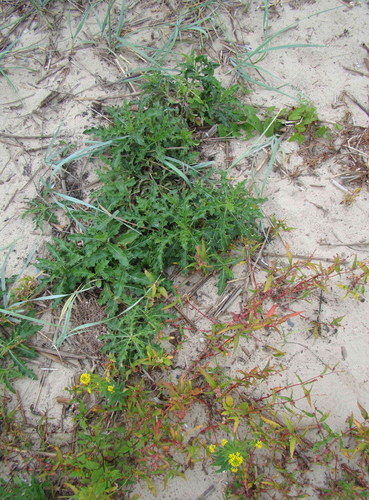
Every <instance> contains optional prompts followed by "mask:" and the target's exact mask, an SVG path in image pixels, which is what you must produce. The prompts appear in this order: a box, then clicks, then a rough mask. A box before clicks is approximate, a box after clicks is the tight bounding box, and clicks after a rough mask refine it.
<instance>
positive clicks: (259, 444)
mask: <svg viewBox="0 0 369 500" xmlns="http://www.w3.org/2000/svg"><path fill="white" fill-rule="evenodd" d="M263 446H264V445H263V443H262V441H256V443H255V448H262V447H263Z"/></svg>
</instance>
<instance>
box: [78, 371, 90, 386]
mask: <svg viewBox="0 0 369 500" xmlns="http://www.w3.org/2000/svg"><path fill="white" fill-rule="evenodd" d="M79 381H80V382H81V384H83V385H88V384H89V383H90V382H91V375H90V374H89V373H82V375H81V376H80V377H79Z"/></svg>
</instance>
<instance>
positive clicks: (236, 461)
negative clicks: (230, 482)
mask: <svg viewBox="0 0 369 500" xmlns="http://www.w3.org/2000/svg"><path fill="white" fill-rule="evenodd" d="M228 462H229V463H230V464H231V466H232V467H233V468H234V469H235V468H236V467H239V466H240V465H241V464H242V462H243V457H242V456H241V454H240V453H239V452H237V453H230V454H229V455H228Z"/></svg>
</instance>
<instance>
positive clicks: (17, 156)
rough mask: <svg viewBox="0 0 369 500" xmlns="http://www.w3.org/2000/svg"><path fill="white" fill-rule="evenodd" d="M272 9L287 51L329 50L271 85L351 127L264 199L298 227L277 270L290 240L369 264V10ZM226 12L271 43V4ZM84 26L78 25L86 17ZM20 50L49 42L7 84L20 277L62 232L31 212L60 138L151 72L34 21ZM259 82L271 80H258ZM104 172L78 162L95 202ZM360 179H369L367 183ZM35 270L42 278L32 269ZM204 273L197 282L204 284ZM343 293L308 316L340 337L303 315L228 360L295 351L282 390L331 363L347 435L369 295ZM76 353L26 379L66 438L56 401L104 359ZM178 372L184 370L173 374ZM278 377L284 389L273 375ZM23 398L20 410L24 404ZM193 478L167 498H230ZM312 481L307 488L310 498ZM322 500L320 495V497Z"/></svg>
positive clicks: (3, 135) (282, 159) (147, 13)
mask: <svg viewBox="0 0 369 500" xmlns="http://www.w3.org/2000/svg"><path fill="white" fill-rule="evenodd" d="M129 3H130V2H128V4H129ZM146 3H147V6H146V9H145V8H143V7H142V5H141V6H137V2H131V4H132V9H131V10H129V13H128V18H129V19H128V24H129V22H132V23H135V22H138V20H141V24H140V27H143V26H145V22H146V23H148V22H149V21H147V20H146V21H145V19H149V20H150V19H155V20H156V19H163V16H164V18H165V16H167V17H171V16H172V15H173V14H172V12H171V11H172V10H173V8H175V7H176V6H177V7H178V5H177V4H180V3H181V2H176V1H171V2H163V3H162V5H161V7H160V8H159V7H158V6H157V5H155V4H157V3H158V2H146ZM269 3H270V9H269V33H270V34H273V33H276V32H278V31H279V30H280V29H282V28H286V27H287V26H291V28H290V29H289V30H287V31H285V32H284V33H282V34H281V35H280V36H279V37H278V38H277V39H276V40H275V41H274V45H281V46H283V45H287V44H292V43H293V44H296V43H301V44H304V43H309V44H317V45H320V47H313V48H296V49H281V50H276V51H271V52H270V53H269V54H268V55H267V57H266V58H265V60H263V61H262V62H260V63H259V65H260V66H261V67H262V68H264V69H266V70H268V71H270V72H271V73H273V74H274V75H275V77H271V76H269V75H267V74H264V75H263V76H264V78H265V79H266V80H267V81H268V83H269V84H271V85H274V86H279V85H283V84H288V85H287V86H285V87H283V89H281V90H283V92H285V93H287V94H291V95H295V96H299V97H304V98H306V99H308V100H311V101H312V102H313V103H314V104H315V105H316V107H317V111H318V115H319V117H320V119H321V120H322V121H324V122H327V124H328V125H329V124H334V123H336V122H338V123H340V124H342V125H343V129H342V131H341V133H340V134H339V135H337V136H336V138H335V139H334V140H332V141H331V142H330V143H329V141H325V142H324V141H323V142H321V143H320V145H317V144H315V143H314V141H310V140H308V141H306V143H304V144H303V145H302V146H298V145H297V144H296V143H289V142H287V141H282V144H281V147H280V150H279V152H278V156H277V161H276V162H275V165H274V167H273V170H272V172H271V173H270V175H269V179H268V181H267V183H266V186H265V189H264V192H263V196H265V197H266V198H267V199H268V200H267V202H266V203H265V205H264V212H265V214H266V215H267V216H268V217H271V216H274V217H276V218H277V219H282V220H284V221H285V223H286V224H287V225H288V226H290V227H293V228H295V229H294V230H293V231H291V232H287V233H282V235H281V237H280V238H276V239H275V240H273V241H272V242H271V243H270V244H269V245H268V246H267V248H266V249H265V253H264V255H263V260H264V262H265V263H266V265H267V266H268V265H272V263H273V262H275V261H276V260H280V261H281V262H283V260H284V259H285V255H286V247H285V245H286V243H288V245H289V248H290V250H291V253H292V254H293V255H294V256H296V258H297V257H299V258H302V259H304V257H308V256H313V258H314V259H315V260H314V262H316V263H322V264H324V265H328V264H329V263H330V262H332V261H333V259H334V257H335V256H337V255H338V256H340V257H342V258H345V259H348V262H351V261H352V260H353V256H354V255H357V256H358V258H359V259H360V260H367V259H368V257H369V255H368V248H369V224H368V211H369V194H368V180H367V179H368V176H367V175H366V177H365V172H364V177H365V178H364V180H360V182H359V177H360V179H362V178H363V176H362V175H361V174H360V171H361V172H362V171H363V169H364V170H365V168H366V169H367V168H368V166H369V164H368V154H369V137H368V126H369V123H368V120H369V116H368V110H369V104H368V87H369V63H368V59H369V52H368V43H369V40H368V30H367V26H368V21H369V4H368V2H364V1H361V2H358V1H352V2H349V1H343V0H342V1H339V0H320V1H314V0H306V1H303V0H295V1H293V0H291V1H283V0H280V1H275V2H269ZM224 4H228V6H227V8H224V9H223V10H222V9H220V10H219V19H220V21H221V22H223V23H224V28H225V29H227V30H228V32H229V36H234V37H235V38H236V41H237V43H238V46H239V47H244V48H246V49H247V48H250V47H251V48H254V47H256V46H257V45H259V44H260V43H261V41H262V25H263V8H262V7H263V2H261V1H252V2H251V4H250V6H249V8H248V9H246V8H245V5H246V2H244V5H243V7H242V5H241V4H242V2H224ZM240 5H241V6H240ZM231 14H232V16H231ZM230 17H232V23H231V22H230ZM76 19H77V20H76V21H75V22H77V21H78V18H76ZM142 19H143V21H142ZM233 30H234V31H233ZM151 31H153V32H154V30H151ZM95 32H96V24H95V23H94V21H93V19H92V20H89V21H88V22H87V23H86V26H85V28H84V30H83V33H81V37H82V38H85V39H90V37H91V36H92V35H93V34H94V33H95ZM149 34H150V30H146V31H144V30H143V31H142V32H141V34H140V35H138V36H141V39H142V41H143V42H145V41H147V38H148V36H149ZM154 35H155V36H156V35H157V32H154ZM155 36H153V39H154V40H155ZM20 43H21V44H22V46H23V47H28V46H30V45H35V46H36V47H37V48H35V49H32V50H31V49H30V50H28V51H27V52H25V53H24V54H19V55H18V57H17V59H16V61H15V64H12V66H17V68H16V69H12V70H10V71H9V77H10V78H11V80H12V82H13V84H14V86H15V89H14V88H12V87H10V86H9V84H8V83H7V82H6V81H5V79H4V78H0V96H1V99H0V100H1V102H0V109H1V131H0V206H1V221H0V242H1V244H0V246H1V247H5V245H8V244H9V243H11V242H13V241H15V242H16V246H15V250H14V251H13V252H12V254H11V256H10V258H9V261H8V266H7V274H8V275H11V274H13V273H17V272H18V271H19V268H20V266H21V265H22V263H23V262H24V261H25V259H26V258H27V256H28V255H29V254H30V252H31V251H32V250H33V249H34V248H35V249H36V250H37V252H38V254H42V252H44V243H45V241H46V240H47V238H49V237H50V235H51V228H50V227H45V231H44V233H42V232H41V231H39V230H35V229H34V227H33V224H32V222H31V220H30V219H22V218H21V215H22V212H23V210H24V208H25V201H26V199H27V198H33V197H35V196H36V194H37V190H38V189H39V186H40V179H42V178H45V176H47V175H48V173H49V172H50V171H49V167H48V166H47V164H45V155H47V154H48V150H47V148H48V146H49V144H50V140H51V137H52V136H53V134H55V133H56V131H57V130H59V135H58V140H59V139H63V140H64V141H65V142H66V143H70V142H72V143H74V144H75V143H77V144H79V145H80V144H81V143H82V140H83V137H82V132H83V130H85V129H86V128H88V127H90V126H91V125H93V124H96V123H101V117H100V115H99V106H100V105H101V104H102V105H103V106H104V105H105V104H107V103H108V104H109V105H110V104H116V103H119V102H120V101H121V99H122V97H123V96H125V95H129V94H131V93H132V92H134V91H135V88H134V84H133V85H132V86H128V85H127V84H122V83H119V79H120V78H121V77H122V73H123V75H124V72H125V71H126V70H127V69H129V68H130V67H132V66H133V67H134V66H135V64H137V61H136V59H135V57H134V55H133V54H132V53H131V52H129V51H127V52H126V53H124V54H122V55H123V58H122V59H120V60H116V59H114V58H110V59H108V58H107V57H106V53H105V52H104V51H103V50H102V49H101V46H100V45H103V42H102V41H101V42H100V43H99V44H97V45H96V46H92V45H89V44H86V45H82V44H79V43H76V50H75V52H74V53H73V54H72V55H71V54H70V44H71V39H70V34H69V32H68V29H67V28H64V29H63V28H61V29H60V31H59V35H58V37H57V38H56V39H55V38H54V37H53V34H50V33H49V32H48V31H47V30H46V29H45V25H44V24H43V23H42V21H40V22H38V21H33V22H32V23H29V24H28V25H27V26H26V27H25V29H24V30H23V33H22V39H21V42H20ZM363 44H364V45H363ZM365 44H367V45H366V46H365ZM189 46H190V41H189V40H186V41H184V47H185V48H186V47H187V48H188V47H189ZM207 50H208V53H209V56H210V57H212V58H214V59H216V60H219V61H221V62H222V72H220V74H221V76H222V78H224V80H225V81H229V80H230V74H229V70H230V67H229V66H228V65H227V57H229V53H227V50H226V48H225V46H224V44H223V41H222V40H220V39H216V38H214V40H212V43H210V44H209V45H208V47H207ZM179 53H180V52H179ZM227 72H228V73H227ZM231 75H233V74H231ZM254 76H255V78H259V79H260V76H259V75H258V74H256V73H255V74H254ZM254 90H255V91H254V93H253V94H251V95H249V96H248V97H247V99H249V100H250V101H251V102H252V103H253V104H258V105H260V106H271V105H273V106H276V107H277V108H279V107H283V106H291V105H293V104H294V101H293V100H292V99H290V98H288V97H287V96H285V95H281V94H277V93H275V92H269V91H266V90H264V89H262V88H260V87H258V88H255V89H254ZM116 96H117V97H116ZM355 101H356V102H355ZM358 103H359V104H361V105H362V106H361V107H360V106H359V105H358ZM362 107H364V108H365V109H366V111H365V109H364V110H363V109H362ZM365 133H366V136H365ZM211 147H212V148H213V152H215V153H216V155H217V156H216V157H217V159H218V162H220V161H221V159H222V158H224V151H223V149H222V148H223V146H220V145H219V144H214V145H213V146H211ZM247 147H248V144H247V143H244V142H241V141H233V142H232V143H231V144H230V149H229V150H228V151H227V156H228V158H231V160H230V161H235V160H237V158H238V157H239V156H240V155H242V153H243V152H244V151H245V150H246V148H247ZM350 148H351V149H350ZM360 152H361V153H360ZM267 154H268V152H267V151H266V152H265V153H264V156H263V154H261V155H260V156H259V157H258V158H257V161H256V170H257V174H256V176H257V186H258V187H259V189H260V188H261V186H262V182H263V179H264V178H265V175H266V169H267V162H266V161H264V160H265V158H267ZM251 168H252V167H251V162H250V161H249V160H241V161H240V162H239V163H237V166H235V168H234V169H232V171H231V172H232V175H233V176H234V177H235V178H243V177H245V176H246V177H250V175H251ZM92 169H93V167H92V166H91V165H90V164H88V163H87V162H85V163H84V164H83V165H78V171H76V176H77V177H78V181H79V182H81V183H82V185H83V192H84V195H86V194H87V193H88V186H89V184H92V183H93V181H94V176H93V172H91V170H92ZM355 172H359V174H357V175H356V178H355ZM82 179H83V181H82ZM365 179H366V180H365ZM359 186H360V187H361V188H362V189H361V190H360V191H359V192H357V196H356V198H355V199H354V200H353V202H352V203H351V204H347V203H345V199H346V198H347V196H346V195H347V193H349V194H350V193H353V192H354V191H355V189H357V188H358V187H359ZM345 190H347V191H345ZM71 194H72V195H73V193H71ZM345 196H346V198H345ZM45 232H46V234H45ZM29 272H34V271H33V270H32V269H31V270H30V271H29ZM246 275H247V269H246V266H244V268H241V267H240V268H239V269H237V270H236V276H237V277H238V278H240V280H241V278H242V279H244V280H245V279H246ZM198 278H199V277H197V278H194V279H195V281H196V279H198ZM257 278H259V279H265V273H263V272H260V276H259V275H258V276H257ZM185 281H187V280H183V279H182V281H181V279H179V281H178V286H179V287H182V288H180V289H182V290H185V285H184V282H185ZM236 286H237V282H235V283H231V284H230V285H229V287H228V288H227V293H228V294H230V292H231V291H232V290H234V289H235V288H236ZM343 295H344V292H343V291H342V290H339V289H333V288H332V289H330V290H328V291H327V292H324V301H323V302H322V301H321V302H320V303H319V301H320V298H319V293H317V294H316V295H314V296H313V297H312V300H311V302H310V304H304V306H303V307H304V311H305V312H306V315H314V314H316V312H317V310H318V309H319V313H320V318H321V319H322V320H331V319H333V318H336V317H339V316H344V319H343V321H342V324H341V326H340V327H339V328H338V329H327V330H325V331H323V332H321V335H319V336H318V337H315V336H312V335H310V334H309V332H307V331H306V326H304V324H303V323H302V322H301V321H300V320H295V319H293V320H291V321H290V322H289V323H288V324H286V325H285V326H284V327H283V328H282V329H281V332H280V334H279V335H277V334H276V333H272V334H267V333H266V332H264V333H263V334H260V335H259V337H258V339H259V340H258V343H256V342H254V343H248V344H247V346H246V345H245V346H244V347H245V349H246V348H247V353H248V355H247V356H246V355H245V356H244V357H243V358H241V359H238V358H237V359H231V360H228V361H227V362H228V364H229V369H230V370H232V371H233V372H234V373H236V371H237V370H238V369H240V368H243V369H245V366H246V367H249V368H251V367H252V366H257V365H259V364H260V365H265V364H266V362H267V361H271V362H272V361H273V359H274V358H273V353H272V352H271V351H270V350H269V351H268V349H267V348H266V345H269V346H270V345H272V346H273V347H274V348H275V349H280V350H281V351H283V352H285V355H284V356H283V359H281V361H280V362H281V363H282V364H283V366H284V367H286V371H285V372H284V373H283V379H282V380H281V379H280V378H279V379H278V385H288V384H293V383H294V382H295V381H296V374H297V375H299V376H300V377H301V378H302V379H305V380H306V379H310V378H313V377H316V376H318V375H319V374H320V373H321V372H322V371H323V369H324V368H325V367H330V368H333V367H336V368H335V371H334V373H333V374H331V375H330V376H327V377H324V378H321V379H319V380H318V381H317V382H316V383H315V384H314V389H313V392H312V398H313V400H314V404H316V406H317V407H318V408H319V409H321V410H322V411H323V412H330V414H331V416H330V425H331V426H332V427H333V428H334V429H336V430H339V429H340V428H341V427H342V426H343V425H344V423H345V421H346V419H347V417H348V416H349V415H350V414H352V413H354V415H356V416H358V415H359V410H358V407H357V403H358V402H359V403H361V404H362V405H363V406H364V407H366V408H369V366H368V359H369V330H368V324H369V308H368V306H367V301H365V298H363V301H362V302H361V301H354V300H353V299H352V298H346V299H344V300H343V298H342V297H343ZM246 298H247V284H245V281H243V282H242V287H241V288H240V290H239V291H237V293H236V299H235V300H234V301H233V302H232V303H229V304H228V305H227V307H226V308H225V309H224V310H223V312H221V313H220V314H218V316H217V318H218V319H221V320H222V321H225V320H227V319H228V318H229V317H230V316H229V313H230V312H232V311H233V312H239V311H240V308H241V309H242V304H243V302H244V301H245V300H246ZM193 300H194V304H195V305H196V308H198V309H199V310H200V311H201V312H203V313H206V314H207V315H208V316H211V315H212V314H213V316H211V317H212V318H214V317H215V316H214V314H215V312H214V309H215V308H214V304H216V302H217V301H218V297H217V296H216V286H215V281H211V280H210V281H208V282H207V283H206V284H205V285H203V286H202V287H201V288H200V289H199V290H198V291H197V292H196V293H195V294H194V296H193ZM296 308H297V309H298V307H297V306H296ZM300 310H301V309H300ZM209 311H210V312H209ZM185 312H186V314H187V315H188V316H189V317H190V318H191V320H192V321H193V322H194V323H195V324H196V326H197V328H198V330H199V331H206V330H208V329H209V328H210V327H211V321H209V320H207V319H204V317H203V316H201V315H200V314H199V313H198V312H197V311H196V310H195V309H194V308H193V307H191V306H190V305H188V307H187V309H186V310H185ZM44 335H46V336H50V335H52V332H47V331H44ZM40 342H42V344H43V345H44V346H45V347H49V348H51V344H50V343H49V345H47V344H48V343H47V342H45V338H40ZM76 342H78V340H76ZM202 342H204V338H203V337H202V336H201V334H200V333H199V334H197V335H196V336H193V335H192V336H190V335H189V336H188V339H187V341H186V343H185V349H184V351H183V352H182V353H180V354H179V358H178V360H177V363H176V365H177V366H178V367H180V366H181V365H182V364H183V363H184V358H185V357H186V360H187V361H188V360H191V359H193V358H195V357H196V353H197V352H198V349H199V346H201V343H202ZM67 347H68V346H67ZM67 347H66V350H68V349H67ZM74 347H75V352H76V353H77V354H78V352H80V353H81V355H80V356H79V357H78V356H77V358H76V359H70V358H68V362H69V364H68V365H65V364H64V365H62V364H60V363H56V362H55V361H53V360H51V359H46V358H43V357H40V358H39V359H38V360H37V364H34V365H33V368H34V370H35V371H36V373H37V374H38V375H39V380H38V381H30V380H20V381H18V382H16V387H17V389H18V391H19V397H20V400H21V401H22V406H23V408H24V410H25V414H26V418H27V419H28V420H29V421H30V422H32V419H34V416H35V415H34V414H35V413H36V414H37V413H38V414H39V412H41V413H43V412H45V411H47V412H48V417H49V420H50V422H52V425H53V426H54V433H55V440H56V442H58V440H60V441H59V442H62V441H63V439H64V438H65V436H66V435H67V432H68V430H69V428H70V425H71V422H69V421H68V419H67V418H66V420H65V422H64V423H63V417H62V405H60V404H58V403H56V399H55V398H56V397H57V396H63V395H66V393H65V391H64V387H65V386H68V385H70V384H71V383H72V380H73V377H74V376H75V375H77V376H78V375H79V373H81V372H82V371H86V370H88V369H90V368H91V367H92V366H93V365H94V362H95V359H94V356H93V355H92V353H87V354H86V352H85V353H84V354H83V352H84V345H83V343H81V345H80V351H78V345H77V347H76V346H74ZM179 370H180V369H179ZM175 375H176V371H175V370H174V372H173V373H172V377H175ZM270 383H271V384H273V380H271V381H270ZM276 384H277V381H276ZM297 394H298V393H296V395H297ZM14 404H17V401H16V400H14ZM31 409H32V410H31ZM201 418H202V416H201V414H197V415H194V416H192V417H191V419H192V420H191V421H190V422H188V425H189V426H190V425H193V424H194V423H195V424H196V423H201ZM62 423H63V425H62ZM186 476H187V481H184V480H183V479H178V480H177V479H175V480H173V481H172V482H170V485H169V487H168V488H167V490H165V491H164V490H163V489H162V485H161V482H160V480H156V486H157V488H158V490H159V495H158V497H159V498H162V499H166V500H170V499H173V500H174V499H177V500H187V499H189V498H200V495H201V494H203V493H204V492H206V495H205V496H203V497H202V498H207V499H209V500H216V499H221V498H222V492H223V491H224V487H225V484H226V476H223V475H219V474H215V473H214V472H212V468H211V466H208V467H201V466H200V465H199V466H198V467H195V468H194V469H193V470H190V471H187V473H186ZM309 481H311V482H312V483H313V482H319V481H323V479H322V478H321V477H320V476H319V473H316V475H315V476H312V477H311V478H309ZM309 487H310V486H309V484H307V486H306V488H307V489H306V491H307V492H309V491H310V490H309ZM137 492H139V493H140V494H141V495H142V498H145V499H147V500H149V499H150V498H152V495H151V493H150V492H149V491H148V490H146V489H145V486H142V485H141V486H140V487H139V488H136V493H137ZM310 498H314V495H313V493H311V495H310Z"/></svg>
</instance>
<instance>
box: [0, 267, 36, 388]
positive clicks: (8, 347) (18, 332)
mask: <svg viewBox="0 0 369 500" xmlns="http://www.w3.org/2000/svg"><path fill="white" fill-rule="evenodd" d="M15 280H16V276H12V277H10V278H5V277H4V279H3V281H2V285H3V286H2V287H1V289H0V302H1V308H0V383H2V384H5V385H6V387H7V388H8V389H9V390H10V391H11V392H15V391H14V389H13V387H12V385H11V380H12V379H15V378H19V377H24V376H27V377H30V378H32V379H36V378H37V377H36V375H35V374H34V372H33V371H32V370H31V369H30V368H28V366H27V365H26V360H27V359H33V358H36V357H37V353H36V352H35V351H34V350H33V349H31V348H30V347H29V346H28V345H27V340H28V339H29V338H31V337H32V336H34V335H35V334H36V333H37V332H38V330H40V326H39V325H37V324H33V323H32V319H33V318H34V316H35V308H34V307H33V306H32V305H31V304H30V303H29V302H28V301H27V299H28V296H29V293H30V291H31V290H32V289H33V286H34V281H33V279H32V278H30V277H24V278H22V279H21V280H19V281H18V283H17V286H15Z"/></svg>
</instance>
